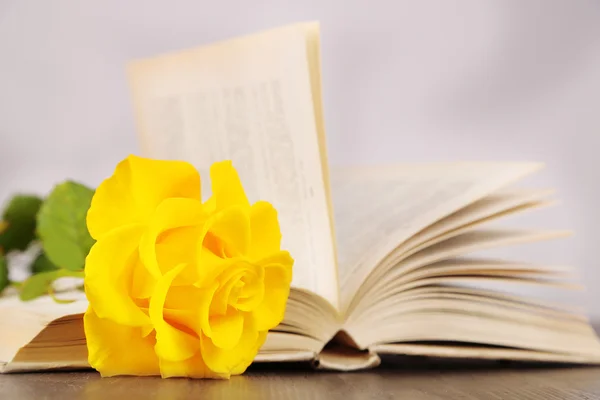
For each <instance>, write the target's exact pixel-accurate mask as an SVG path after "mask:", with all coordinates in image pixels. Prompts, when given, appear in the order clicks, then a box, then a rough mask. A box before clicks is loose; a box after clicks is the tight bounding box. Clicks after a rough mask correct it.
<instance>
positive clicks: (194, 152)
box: [129, 24, 338, 307]
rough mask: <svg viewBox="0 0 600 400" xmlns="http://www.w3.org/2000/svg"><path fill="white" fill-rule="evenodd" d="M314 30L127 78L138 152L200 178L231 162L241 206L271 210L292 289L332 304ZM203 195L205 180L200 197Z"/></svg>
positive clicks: (181, 55)
mask: <svg viewBox="0 0 600 400" xmlns="http://www.w3.org/2000/svg"><path fill="white" fill-rule="evenodd" d="M308 31H311V32H312V33H313V36H311V37H312V39H311V43H312V45H311V46H310V47H309V45H308V41H309V40H308V39H307V32H308ZM315 32H318V25H316V24H299V25H292V26H288V27H283V28H279V29H275V30H271V31H266V32H262V33H259V34H254V35H249V36H246V37H242V38H239V39H232V40H228V41H224V42H221V43H217V44H214V45H210V46H205V47H200V48H197V49H192V50H186V51H181V52H176V53H172V54H167V55H162V56H158V57H155V58H151V59H146V60H138V61H135V62H132V63H131V64H130V66H129V80H130V86H131V91H132V95H133V103H134V110H135V118H136V123H137V130H138V132H139V137H140V141H141V144H142V151H143V155H145V156H148V157H153V158H161V159H180V160H186V161H189V162H191V163H193V164H194V165H195V166H196V167H197V168H198V169H199V171H200V172H201V174H202V176H204V177H206V176H208V170H209V167H210V165H211V164H212V163H213V162H215V161H220V160H224V159H230V160H232V162H233V164H234V166H235V167H236V169H237V170H238V172H239V174H240V178H241V180H242V182H243V184H244V187H245V189H246V192H247V195H248V197H249V199H250V201H257V200H267V201H269V202H271V203H272V204H273V205H274V207H275V208H276V209H277V210H278V213H279V220H280V224H281V230H282V234H283V240H282V248H284V249H287V250H289V251H290V253H291V254H292V256H293V257H294V259H295V265H294V276H293V282H292V285H293V286H294V287H296V288H300V289H305V290H309V291H311V292H314V293H316V294H318V295H320V296H322V297H323V298H325V299H327V300H328V301H329V302H330V303H331V304H333V305H334V306H336V307H337V305H338V284H337V271H336V266H335V252H334V245H333V233H332V226H331V222H330V212H329V202H330V200H329V199H328V190H327V185H326V183H327V182H326V181H327V178H326V175H327V174H326V172H327V170H326V168H325V166H324V165H323V163H324V161H325V162H326V157H325V156H324V155H323V154H322V151H321V148H322V147H323V146H322V144H321V143H320V141H319V137H320V135H323V134H324V133H323V132H322V130H323V129H322V126H321V125H322V115H320V114H319V115H318V116H316V115H315V102H314V97H313V96H318V95H319V92H320V89H319V88H320V77H312V76H311V73H310V71H311V70H315V69H317V68H316V67H315V62H318V60H316V61H315V60H314V53H315V51H316V50H315V48H316V49H317V50H318V46H317V45H318V43H316V44H315V37H314V35H315ZM315 46H317V47H315ZM309 50H311V51H309ZM309 53H310V54H312V55H313V57H311V56H309ZM311 66H312V67H311ZM317 70H318V69H317ZM316 89H319V90H318V91H316V92H315V93H313V90H316ZM318 105H320V99H319V103H318ZM317 117H318V120H317ZM319 132H321V133H319ZM208 190H209V185H208V184H207V183H206V182H205V183H204V184H203V192H204V195H205V197H206V193H207V191H208Z"/></svg>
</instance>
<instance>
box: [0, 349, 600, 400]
mask: <svg viewBox="0 0 600 400" xmlns="http://www.w3.org/2000/svg"><path fill="white" fill-rule="evenodd" d="M192 398H194V399H278V400H279V399H345V400H353V399H396V398H402V399H409V400H419V399H484V400H485V399H494V400H496V399H525V400H527V399H529V400H556V399H600V368H599V367H570V366H548V365H546V366H535V365H523V364H512V363H508V364H498V363H485V364H482V363H470V362H458V363H457V362H453V363H450V362H440V361H431V360H418V359H416V360H415V359H410V360H406V359H395V360H386V361H385V362H384V364H383V365H382V367H380V368H377V369H374V370H370V371H362V372H356V373H333V372H315V371H313V370H311V369H310V368H309V367H307V366H306V365H301V364H284V365H281V364H278V365H267V366H257V367H252V368H251V369H250V370H249V371H247V373H246V374H244V375H243V376H237V377H233V378H232V379H231V380H229V381H209V380H188V379H165V380H162V379H160V378H137V377H117V378H105V379H102V378H100V377H99V375H98V374H96V373H93V372H69V373H67V372H57V373H32V374H19V375H4V376H0V399H19V400H21V399H24V400H27V399H36V400H37V399H61V400H66V399H86V400H87V399H89V400H97V399H98V400H100V399H102V400H119V399H126V400H136V399H144V400H146V399H147V400H152V399H175V400H177V399H192Z"/></svg>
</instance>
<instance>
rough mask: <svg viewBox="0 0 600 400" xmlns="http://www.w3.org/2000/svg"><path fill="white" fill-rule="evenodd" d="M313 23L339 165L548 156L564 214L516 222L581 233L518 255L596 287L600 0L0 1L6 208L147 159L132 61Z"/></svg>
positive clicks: (0, 148)
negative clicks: (564, 267)
mask: <svg viewBox="0 0 600 400" xmlns="http://www.w3.org/2000/svg"><path fill="white" fill-rule="evenodd" d="M315 19H316V20H319V21H320V22H321V33H322V53H323V80H324V98H325V99H324V100H325V116H326V127H327V134H328V137H329V152H330V158H331V161H332V162H333V163H349V162H361V163H365V162H373V161H384V162H392V161H396V160H398V161H411V160H418V161H423V160H464V159H467V160H490V159H493V160H535V161H544V162H546V163H547V168H546V169H545V170H544V171H543V172H542V173H540V174H538V176H536V177H535V178H532V179H529V180H528V183H534V184H538V185H542V186H551V187H555V188H557V189H558V195H559V197H560V198H561V199H562V203H561V204H560V205H559V206H558V207H555V208H552V209H548V210H545V211H541V212H539V213H537V214H535V215H531V216H527V217H523V218H519V220H518V221H519V223H521V224H530V225H533V226H543V227H558V228H572V229H574V230H575V232H576V236H574V237H573V238H570V239H567V240H565V241H562V242H556V243H550V244H541V245H535V246H529V247H526V248H525V247H524V248H523V249H521V248H516V249H515V250H514V251H513V250H510V251H509V252H508V255H514V256H523V257H525V258H532V259H535V260H540V261H541V260H543V261H548V262H552V263H560V264H563V263H567V264H573V265H576V266H578V267H580V268H581V270H582V273H583V280H584V282H585V283H586V284H587V285H588V286H589V287H590V288H600V271H599V270H598V263H599V260H600V257H599V255H598V249H600V207H599V206H600V173H599V171H598V165H599V161H598V159H599V156H600V153H599V148H600V2H597V1H583V0H582V1H567V0H564V1H549V0H540V1H521V0H513V1H479V0H477V1H476V0H473V1H442V0H440V1H399V0H390V1H374V0H371V1H348V0H336V1H333V0H330V1H327V0H305V1H293V2H290V3H287V1H259V0H254V1H239V2H234V1H224V0H218V1H217V0H215V1H198V0H196V1H191V0H190V1H148V0H146V1H142V0H135V1H134V0H128V1H124V0H103V1H99V0H98V1H78V0H73V1H60V0H52V1H50V0H39V1H28V0H0V201H2V202H3V201H5V200H6V199H7V198H8V196H9V195H10V194H11V193H14V192H16V191H32V192H37V193H40V194H44V193H47V192H48V191H49V190H50V188H51V187H52V185H54V184H55V183H57V182H59V181H61V180H63V179H65V178H67V177H69V178H72V179H76V180H80V181H82V182H85V183H87V184H89V185H93V186H95V185H97V184H98V183H99V182H100V180H101V179H103V178H104V177H106V176H107V175H108V174H110V172H112V170H113V168H114V165H115V164H116V163H117V162H118V161H119V160H121V159H122V158H124V157H125V156H126V155H127V154H129V153H137V152H138V147H137V142H136V137H135V134H134V128H133V121H132V112H131V108H130V103H129V97H128V96H129V93H128V91H127V86H126V82H125V75H124V69H123V67H124V64H125V62H126V61H127V60H129V59H131V58H136V57H142V56H150V55H154V54H157V53H161V52H165V51H171V50H175V49H180V48H185V47H190V46H196V45H199V44H203V43H208V42H210V41H214V40H221V39H224V38H228V37H231V36H235V35H240V34H245V33H250V32H253V31H256V30H262V29H266V28H271V27H275V26H278V25H283V24H286V23H291V22H297V21H302V20H315ZM504 254H507V253H506V252H505V253H504ZM583 300H589V301H590V302H591V304H589V305H588V307H589V309H590V310H591V311H592V314H593V316H594V317H600V290H593V289H589V290H588V291H587V292H586V293H585V294H584V295H582V296H579V297H577V301H583Z"/></svg>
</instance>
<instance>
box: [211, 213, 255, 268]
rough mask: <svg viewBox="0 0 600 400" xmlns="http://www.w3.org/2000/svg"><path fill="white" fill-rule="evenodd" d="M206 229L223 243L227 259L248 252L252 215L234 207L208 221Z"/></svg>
mask: <svg viewBox="0 0 600 400" xmlns="http://www.w3.org/2000/svg"><path fill="white" fill-rule="evenodd" d="M205 229H207V231H208V232H207V233H210V234H211V235H212V236H213V237H215V238H216V239H218V240H219V241H220V242H221V243H222V246H223V249H224V256H225V257H235V256H238V255H243V254H246V253H247V252H248V249H249V246H250V215H249V213H248V211H247V210H246V209H244V208H243V207H240V206H232V207H229V208H227V209H225V210H222V211H220V212H218V213H217V214H215V215H214V216H212V217H211V218H210V219H209V220H208V221H207V223H206V227H205Z"/></svg>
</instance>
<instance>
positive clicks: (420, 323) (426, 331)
mask: <svg viewBox="0 0 600 400" xmlns="http://www.w3.org/2000/svg"><path fill="white" fill-rule="evenodd" d="M319 57H320V50H319V26H318V24H317V23H302V24H296V25H291V26H286V27H282V28H278V29H274V30H270V31H265V32H261V33H258V34H254V35H250V36H245V37H241V38H237V39H232V40H227V41H224V42H221V43H217V44H213V45H208V46H204V47H200V48H197V49H192V50H186V51H181V52H175V53H172V54H166V55H162V56H158V57H155V58H150V59H144V60H138V61H135V62H132V63H131V65H130V66H129V68H128V77H129V80H130V85H131V93H132V97H133V104H134V112H135V119H136V122H137V130H138V132H139V138H140V141H141V143H142V148H143V155H144V156H148V157H154V158H162V159H183V160H187V161H190V162H192V163H193V164H194V165H195V166H196V167H197V168H198V169H199V170H200V171H201V173H202V176H205V175H206V176H208V174H207V172H208V168H209V166H210V165H211V164H212V163H213V162H215V161H218V160H223V159H231V160H232V161H233V163H234V165H235V167H236V168H237V170H238V171H239V173H240V176H241V179H242V182H243V183H244V186H245V188H246V190H247V194H248V197H249V199H250V200H251V201H256V200H258V199H265V200H268V201H270V202H272V203H273V205H274V206H275V207H276V209H277V210H278V211H279V217H280V223H281V229H282V233H283V243H282V247H283V248H285V249H287V250H289V251H290V252H291V254H292V255H293V256H294V258H295V260H296V262H295V266H294V277H293V282H292V286H293V288H292V291H291V294H290V298H289V301H288V306H287V309H286V315H285V318H284V321H283V322H282V323H281V324H280V326H278V327H277V328H276V329H275V330H273V331H272V332H270V333H269V335H268V338H267V341H266V343H265V345H264V346H263V348H262V349H261V350H260V353H259V355H258V356H257V358H256V361H299V360H307V361H312V362H313V364H314V365H315V366H316V367H318V368H326V369H338V370H354V369H362V368H368V367H373V366H376V365H378V363H379V362H380V357H379V356H380V355H381V354H386V353H387V354H390V353H392V354H403V355H421V356H436V357H457V358H485V359H510V360H533V361H553V362H554V361H557V362H573V363H598V362H599V361H600V342H599V341H598V339H597V337H596V334H595V333H594V331H593V329H592V328H591V326H590V325H589V323H588V321H587V319H586V317H585V313H584V312H581V311H576V310H572V309H569V308H567V307H564V306H560V305H550V304H547V303H544V302H542V301H540V300H536V299H533V298H527V297H524V296H523V295H520V294H518V293H515V292H511V290H510V289H511V288H512V287H513V286H518V285H523V284H529V285H538V286H540V287H541V286H543V285H546V286H553V287H561V286H565V287H567V286H569V284H570V282H571V275H570V274H571V272H572V271H570V270H569V269H567V268H561V267H548V266H542V265H534V264H529V263H521V262H515V261H508V260H504V259H492V258H487V257H482V256H474V254H476V253H477V252H479V251H480V250H484V249H490V248H494V247H498V246H506V245H512V244H520V243H525V242H534V241H542V240H548V239H555V238H559V237H561V236H563V235H565V234H568V233H565V232H546V231H536V230H515V229H503V228H498V227H491V225H490V224H491V223H492V222H493V221H495V220H496V219H499V218H501V217H504V216H507V215H512V214H515V213H520V212H525V211H529V210H532V209H537V208H540V207H542V206H545V205H548V204H550V203H551V202H552V201H551V199H550V195H551V194H552V192H548V191H547V190H535V189H523V188H516V187H514V185H513V184H514V183H516V181H517V180H519V179H521V178H524V177H525V176H527V175H528V174H531V173H534V172H535V171H537V170H538V169H539V168H540V167H541V166H540V165H538V164H536V163H493V162H478V163H475V162H459V163H438V164H410V165H409V164H405V165H402V164H401V165H395V166H369V167H353V168H341V169H332V170H331V171H329V168H328V161H327V151H326V138H325V130H324V121H323V111H322V99H321V77H320V60H319ZM203 186H204V188H207V187H208V186H209V185H203ZM490 285H492V286H495V288H490V287H489V286H490ZM85 308H86V302H85V298H84V297H82V299H81V300H80V301H77V302H75V303H72V304H69V305H56V304H53V303H52V300H50V299H47V298H42V299H38V300H35V301H33V302H29V303H20V302H18V300H16V299H7V300H2V301H0V361H4V364H3V366H2V367H1V368H3V369H4V371H5V372H7V371H22V370H32V369H48V368H73V367H85V366H87V360H86V349H85V337H84V335H83V328H82V319H81V314H80V313H82V312H83V311H84V310H85Z"/></svg>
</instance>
